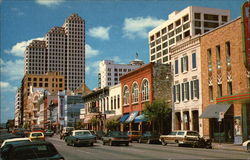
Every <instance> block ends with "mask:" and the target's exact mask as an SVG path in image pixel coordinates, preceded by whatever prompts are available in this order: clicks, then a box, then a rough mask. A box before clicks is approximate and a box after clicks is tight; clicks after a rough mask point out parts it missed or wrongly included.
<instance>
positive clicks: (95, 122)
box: [90, 117, 98, 130]
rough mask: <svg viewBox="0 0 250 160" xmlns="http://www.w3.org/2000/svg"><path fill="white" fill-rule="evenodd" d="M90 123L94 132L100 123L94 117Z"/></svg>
mask: <svg viewBox="0 0 250 160" xmlns="http://www.w3.org/2000/svg"><path fill="white" fill-rule="evenodd" d="M90 123H91V124H92V130H94V128H96V125H97V123H98V119H97V118H96V117H92V119H91V120H90Z"/></svg>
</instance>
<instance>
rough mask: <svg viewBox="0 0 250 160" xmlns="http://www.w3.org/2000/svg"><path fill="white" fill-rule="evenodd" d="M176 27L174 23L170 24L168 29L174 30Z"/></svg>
mask: <svg viewBox="0 0 250 160" xmlns="http://www.w3.org/2000/svg"><path fill="white" fill-rule="evenodd" d="M173 28H174V25H173V23H172V24H170V25H169V26H168V31H170V30H172V29H173Z"/></svg>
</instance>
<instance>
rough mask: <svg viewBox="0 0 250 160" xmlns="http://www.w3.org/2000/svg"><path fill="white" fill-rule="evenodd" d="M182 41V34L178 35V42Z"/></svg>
mask: <svg viewBox="0 0 250 160" xmlns="http://www.w3.org/2000/svg"><path fill="white" fill-rule="evenodd" d="M181 39H182V35H181V34H180V35H178V36H176V42H178V41H180V40H181Z"/></svg>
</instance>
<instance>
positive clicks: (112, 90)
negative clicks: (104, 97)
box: [106, 83, 122, 118]
mask: <svg viewBox="0 0 250 160" xmlns="http://www.w3.org/2000/svg"><path fill="white" fill-rule="evenodd" d="M109 104H110V111H112V113H111V114H107V116H106V117H107V118H109V116H115V115H122V107H121V104H122V102H121V84H120V83H119V84H117V85H114V86H111V87H109Z"/></svg>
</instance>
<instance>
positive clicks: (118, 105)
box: [117, 95, 120, 109]
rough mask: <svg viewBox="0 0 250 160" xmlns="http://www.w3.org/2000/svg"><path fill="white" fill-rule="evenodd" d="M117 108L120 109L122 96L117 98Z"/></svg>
mask: <svg viewBox="0 0 250 160" xmlns="http://www.w3.org/2000/svg"><path fill="white" fill-rule="evenodd" d="M117 108H118V109H119V108H120V95H118V96H117Z"/></svg>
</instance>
